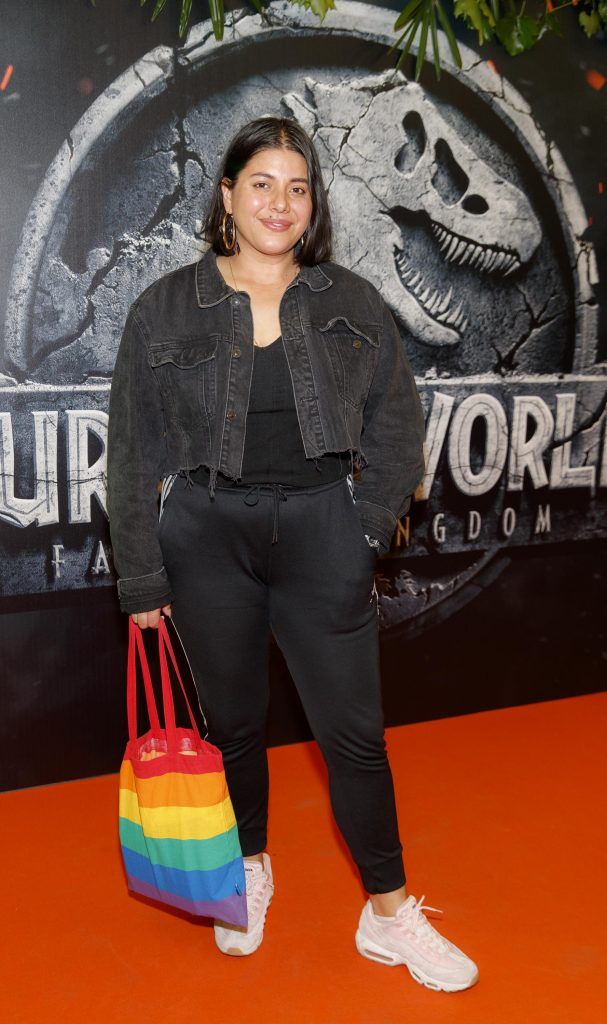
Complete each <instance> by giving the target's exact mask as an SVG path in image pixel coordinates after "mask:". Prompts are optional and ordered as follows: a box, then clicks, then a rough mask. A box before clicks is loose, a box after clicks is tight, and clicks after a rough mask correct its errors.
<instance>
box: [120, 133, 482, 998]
mask: <svg viewBox="0 0 607 1024" xmlns="http://www.w3.org/2000/svg"><path fill="white" fill-rule="evenodd" d="M203 227H204V234H205V238H206V240H207V241H208V242H210V248H209V249H208V250H207V251H206V252H205V253H204V255H203V256H202V257H201V259H200V260H198V261H197V262H196V263H195V264H192V265H189V266H186V267H181V268H179V269H178V270H175V271H173V272H172V273H170V274H167V275H165V276H164V277H162V278H161V279H160V280H159V281H156V282H155V283H154V284H152V285H151V286H150V287H149V288H147V289H146V290H145V291H144V292H143V293H142V294H141V295H140V296H139V297H138V299H137V300H136V301H135V302H134V303H133V305H132V306H131V309H130V310H129V314H128V317H127V321H126V326H125V330H124V334H123V338H122V341H121V344H120V349H119V352H118V357H117V361H116V368H115V373H114V378H113V382H112V392H111V401H110V431H109V445H108V502H109V515H110V526H111V533H112V543H113V551H114V560H115V564H116V567H117V570H118V573H119V582H118V590H119V595H120V604H121V608H122V609H123V611H125V612H128V613H130V614H132V615H133V618H134V620H135V622H136V623H137V624H138V625H139V626H141V627H142V628H144V629H145V628H147V627H152V628H154V627H156V626H157V625H158V621H159V617H160V615H161V614H165V615H172V617H173V622H174V623H175V624H176V626H178V629H179V633H180V636H181V638H182V640H183V643H184V646H185V649H186V651H187V652H188V657H189V661H190V663H191V666H192V671H193V674H194V678H195V680H196V683H197V687H198V690H199V694H200V697H201V699H202V702H203V705H204V707H205V712H206V713H207V721H208V729H209V734H208V739H209V741H210V742H212V743H214V744H215V745H216V746H218V747H219V748H220V750H221V751H222V755H223V760H224V766H225V772H226V778H227V782H228V787H229V791H230V796H231V799H232V803H233V806H234V812H235V815H236V820H237V823H238V830H239V839H240V844H241V849H242V853H243V857H244V862H245V872H246V877H247V905H248V928H247V929H242V928H241V929H239V928H232V927H228V926H227V925H226V923H225V922H220V921H216V922H215V938H216V942H217V945H218V947H219V949H220V950H222V951H223V952H225V953H229V954H235V955H243V954H249V953H252V952H254V950H256V949H257V948H258V947H259V945H260V943H261V941H262V938H263V929H264V923H265V919H266V913H267V909H268V906H269V903H270V900H271V898H272V894H273V890H274V884H273V876H272V868H271V863H270V856H269V854H268V852H267V851H266V850H265V846H266V838H267V837H266V824H267V804H268V766H267V753H266V745H265V723H266V714H267V706H268V697H269V689H268V645H269V640H270V634H271V633H273V634H274V636H275V638H276V641H277V643H278V645H279V647H280V648H281V650H282V651H283V654H284V656H285V659H286V662H287V664H288V666H289V669H290V672H291V674H292V676H293V679H294V681H295V684H296V686H297V689H298V692H299V695H300V698H301V700H302V703H303V706H304V709H305V712H306V714H307V717H308V720H309V722H310V726H311V729H312V731H313V733H314V736H315V738H316V740H317V741H318V744H319V746H320V748H321V751H322V753H323V756H324V758H325V760H326V763H327V766H328V774H329V785H330V796H331V805H332V809H333V812H334V815H335V819H336V821H337V824H338V826H339V828H340V830H341V832H342V834H343V836H344V839H345V841H346V843H347V845H348V847H349V849H350V851H351V853H352V856H353V858H354V860H355V862H356V864H357V866H358V869H359V872H360V875H361V880H362V882H363V886H364V888H365V890H366V892H367V893H368V896H369V898H368V900H367V902H366V904H365V906H364V907H363V910H362V913H361V917H360V922H359V926H358V930H357V932H356V946H357V948H358V950H359V952H360V953H361V954H362V955H363V956H367V957H369V958H371V959H375V960H378V961H379V962H384V963H388V964H397V963H404V964H406V965H407V967H408V968H409V970H410V972H411V974H412V976H413V977H414V978H415V979H416V980H417V981H419V982H421V983H422V984H425V985H427V986H428V987H430V988H434V989H443V990H447V991H455V990H458V989H463V988H467V987H469V986H470V985H471V984H473V983H474V982H475V981H476V978H477V975H478V972H477V969H476V966H475V964H474V963H473V962H472V961H471V960H469V959H468V958H467V957H466V956H465V955H464V954H463V953H462V952H461V951H460V950H458V949H457V948H456V947H455V946H453V945H452V944H451V943H449V942H448V941H447V940H446V939H443V938H442V937H441V936H440V935H439V934H438V933H437V932H436V931H435V929H434V928H433V927H432V926H431V925H430V923H429V922H428V921H427V919H426V918H425V917H424V916H423V914H422V913H421V910H422V900H423V897H422V900H416V899H415V898H414V897H413V896H411V895H408V894H407V890H406V884H405V881H406V880H405V873H404V868H403V860H402V845H401V842H400V839H399V834H398V825H397V817H396V808H395V801H394V789H393V781H392V776H391V772H390V767H389V764H388V760H387V755H386V748H385V741H384V724H383V711H382V705H381V689H380V677H379V641H378V630H377V611H378V609H377V591H376V590H375V587H374V566H375V560H376V555H377V552H378V551H386V550H388V548H389V545H390V540H391V536H392V534H393V531H394V527H395V524H396V520H397V518H398V517H399V516H402V515H403V514H404V513H405V512H406V511H407V509H408V507H409V503H410V500H411V494H412V492H413V491H414V489H415V488H416V486H417V485H418V484H419V482H420V480H421V479H422V477H423V472H424V460H423V447H422V446H423V439H424V421H423V415H422V409H421V404H420V400H419V396H418V393H417V390H416V388H415V383H414V379H413V375H412V372H411V368H410V365H409V362H408V359H407V356H406V353H405V348H404V344H403V342H402V340H401V338H400V335H399V333H398V331H397V328H396V325H395V322H394V320H393V318H392V315H391V313H390V311H389V309H388V307H387V305H386V304H385V303H384V301H383V299H382V298H381V296H380V294H379V292H378V291H377V289H376V288H375V287H374V286H373V285H371V284H370V283H369V282H368V281H366V280H365V279H364V278H362V277H360V276H359V275H357V274H355V273H353V272H351V271H349V270H347V269H346V268H345V267H342V266H340V265H338V264H336V263H334V262H333V261H331V258H330V257H331V221H330V215H329V208H328V202H327V196H326V193H325V190H324V187H323V183H322V177H321V173H320V167H319V162H318V157H317V154H316V152H315V150H314V147H313V145H312V143H311V141H310V139H309V138H308V136H307V135H306V133H305V132H304V131H303V129H302V128H301V127H300V126H299V124H298V123H297V122H296V121H294V120H291V119H285V118H274V117H264V118H259V119H257V120H255V121H252V122H250V123H249V124H246V125H244V127H243V128H241V129H240V131H239V132H238V133H237V134H236V135H235V137H234V138H233V140H232V141H231V143H230V144H229V146H228V150H227V152H226V154H225V157H224V159H223V162H222V166H221V168H220V171H219V173H218V177H217V181H216V185H215V188H214V191H213V193H212V196H211V201H210V206H209V209H208V211H207V216H206V220H205V222H204V226H203ZM355 475H356V480H355ZM160 479H162V481H163V484H162V493H161V500H160V517H159V516H158V506H157V484H158V481H159V480H160Z"/></svg>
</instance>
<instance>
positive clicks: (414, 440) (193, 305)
mask: <svg viewBox="0 0 607 1024" xmlns="http://www.w3.org/2000/svg"><path fill="white" fill-rule="evenodd" d="M279 320H280V327H281V331H282V337H283V341H284V348H285V352H286V356H287V361H288V364H289V370H290V373H291V378H292V381H293V390H294V395H295V403H296V408H297V415H298V420H299V426H300V429H301V436H302V441H303V446H304V451H305V455H306V458H308V459H315V458H318V457H320V456H322V455H323V454H324V453H325V452H338V451H339V452H343V451H349V452H350V455H351V458H352V465H353V468H354V469H355V470H357V471H360V472H357V473H356V482H355V490H354V497H355V499H356V506H355V507H356V510H357V512H358V515H359V518H360V520H361V524H362V526H363V527H364V531H365V532H366V533H368V534H371V535H372V536H374V537H376V538H378V540H379V541H380V545H381V550H382V551H386V550H387V549H388V548H389V546H390V542H391V538H392V534H393V532H394V529H395V526H396V520H397V518H399V517H401V516H403V515H404V514H405V513H406V511H407V510H408V508H409V504H410V501H411V494H412V493H413V491H414V490H415V488H416V487H417V486H418V484H419V483H420V481H421V480H422V478H423V475H424V454H423V441H424V433H425V431H424V418H423V412H422V407H421V402H420V399H419V395H418V392H417V389H416V386H415V380H414V377H413V374H412V370H411V367H410V364H409V360H408V357H407V353H406V350H405V344H404V342H403V340H402V338H401V335H400V333H399V331H398V328H397V326H396V323H395V321H394V318H393V316H392V314H391V312H390V309H389V307H388V306H387V304H386V303H385V301H384V299H383V298H382V297H381V295H380V293H379V291H378V290H377V289H376V288H375V286H374V285H372V284H371V283H370V282H369V281H367V280H366V279H365V278H363V277H361V276H359V275H358V274H356V273H354V272H353V271H351V270H348V269H347V268H345V267H343V266H341V265H339V264H338V263H334V262H333V261H326V262H323V263H318V264H315V265H314V266H303V267H301V269H300V272H299V274H298V275H297V277H296V278H295V279H294V280H293V281H291V283H290V284H289V285H288V287H287V288H286V290H285V292H284V294H283V296H282V299H281V302H280V308H279ZM252 368H253V319H252V314H251V304H250V297H249V295H248V293H247V292H245V291H236V290H234V289H233V288H231V287H230V286H229V285H228V284H227V283H226V281H225V280H224V278H223V276H222V275H221V273H220V271H219V268H218V267H217V262H216V256H215V253H214V252H213V250H212V249H210V248H209V249H208V250H207V251H206V252H205V253H204V254H203V255H202V256H201V257H200V259H199V260H197V261H196V262H195V263H192V264H188V265H187V266H184V267H180V268H179V269H177V270H174V271H172V272H171V273H168V274H166V275H164V276H163V277H161V278H160V279H159V280H157V281H155V282H154V283H153V284H151V285H150V286H149V287H148V288H146V289H145V291H143V292H142V293H141V295H139V296H138V298H137V299H136V300H135V301H134V302H133V304H132V305H131V307H130V309H129V311H128V315H127V318H126V322H125V326H124V331H123V334H122V339H121V342H120V346H119V349H118V355H117V359H116V365H115V368H114V375H113V379H112V387H111V393H110V413H109V437H108V469H107V473H108V514H109V519H110V532H111V538H112V550H113V558H114V565H115V567H116V570H117V572H118V576H119V579H118V593H119V598H120V606H121V608H122V610H123V611H125V612H138V611H149V610H151V609H153V608H159V607H161V606H162V605H164V604H166V603H168V602H170V601H171V600H173V594H172V591H171V582H170V579H169V578H168V576H167V573H166V570H165V568H164V566H163V561H162V552H161V548H160V544H159V541H158V493H159V483H160V481H161V480H163V479H164V478H165V477H167V476H169V475H171V474H174V473H182V472H184V471H185V473H186V474H187V473H188V472H189V471H190V470H192V469H194V468H196V467H197V466H201V465H204V466H206V467H208V469H209V470H210V482H209V485H208V494H209V499H210V500H213V498H214V495H215V487H216V482H217V474H218V473H221V474H223V475H225V476H227V477H229V478H230V479H232V480H239V479H240V473H241V470H242V463H243V452H244V440H245V425H246V415H247V408H248V401H249V391H250V386H251V376H252Z"/></svg>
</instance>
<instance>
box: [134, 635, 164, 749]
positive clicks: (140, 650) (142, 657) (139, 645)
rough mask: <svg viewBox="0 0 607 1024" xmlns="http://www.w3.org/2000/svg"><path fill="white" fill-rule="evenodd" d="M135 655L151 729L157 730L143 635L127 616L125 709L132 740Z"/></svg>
mask: <svg viewBox="0 0 607 1024" xmlns="http://www.w3.org/2000/svg"><path fill="white" fill-rule="evenodd" d="M137 655H139V664H140V665H141V674H142V676H143V686H144V690H145V700H146V705H147V709H148V717H149V720H150V725H151V727H152V729H156V730H159V729H160V721H159V719H158V708H157V707H156V699H155V697H154V687H153V686H152V677H151V675H150V669H149V665H148V660H147V657H146V653H145V647H144V645H143V637H142V636H141V630H140V628H139V626H136V625H135V623H134V622H133V620H132V618H130V616H129V650H128V659H127V670H126V711H127V719H128V725H129V739H130V740H131V741H132V742H135V740H136V739H137Z"/></svg>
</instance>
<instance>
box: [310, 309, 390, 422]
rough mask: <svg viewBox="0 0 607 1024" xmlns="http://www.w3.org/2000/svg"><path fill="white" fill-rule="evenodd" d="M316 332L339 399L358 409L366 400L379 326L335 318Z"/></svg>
mask: <svg viewBox="0 0 607 1024" xmlns="http://www.w3.org/2000/svg"><path fill="white" fill-rule="evenodd" d="M319 330H320V333H321V336H322V337H323V339H324V340H325V346H326V350H327V353H328V355H329V359H330V361H331V366H332V367H333V373H334V374H335V378H336V382H337V390H338V392H339V394H340V396H341V398H343V399H344V400H345V401H346V402H349V404H350V405H352V406H354V408H355V409H360V407H361V406H362V405H364V403H365V401H366V399H367V395H368V393H369V388H370V386H371V379H372V377H373V373H374V370H375V366H376V364H377V359H378V355H379V344H380V327H379V326H377V325H375V324H362V323H358V322H357V321H354V320H351V319H346V317H345V316H338V317H334V318H333V319H332V320H329V322H328V323H327V324H325V326H324V327H320V328H319Z"/></svg>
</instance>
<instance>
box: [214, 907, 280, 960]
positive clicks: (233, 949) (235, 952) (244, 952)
mask: <svg viewBox="0 0 607 1024" xmlns="http://www.w3.org/2000/svg"><path fill="white" fill-rule="evenodd" d="M271 902H272V896H270V899H269V900H268V906H267V907H266V914H267V912H268V907H269V906H270V903H271ZM264 928H265V918H264ZM264 928H262V929H261V933H260V935H259V939H258V940H257V942H256V943H255V945H254V946H251V948H250V949H242V948H241V947H240V946H228V948H227V949H222V947H221V946H220V945H219V944H218V943H217V940H215V945H216V946H217V949H218V950H219V951H220V953H226V954H227V955H228V956H250V955H251V953H254V952H255V951H256V950H257V949H259V947H260V946H261V943H262V942H263V932H264Z"/></svg>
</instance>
